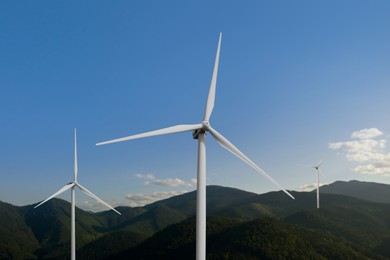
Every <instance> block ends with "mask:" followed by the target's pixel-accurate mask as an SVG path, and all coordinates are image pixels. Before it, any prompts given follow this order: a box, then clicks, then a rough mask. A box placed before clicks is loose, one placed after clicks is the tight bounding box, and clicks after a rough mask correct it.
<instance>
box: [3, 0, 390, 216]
mask: <svg viewBox="0 0 390 260" xmlns="http://www.w3.org/2000/svg"><path fill="white" fill-rule="evenodd" d="M389 11H390V2H389V1H380V0H378V1H241V2H239V1H81V2H80V1H3V2H1V3H0V90H1V95H0V136H1V138H2V141H1V146H0V177H1V182H0V200H1V201H5V202H9V203H12V204H15V205H27V204H32V203H35V202H38V201H41V200H43V199H44V198H46V197H47V196H49V195H51V194H52V193H54V192H55V191H56V190H58V189H59V188H61V187H62V186H63V185H65V184H66V183H67V182H69V181H72V178H73V177H72V175H73V129H74V128H77V132H78V155H79V156H78V159H79V181H80V183H81V184H82V185H84V186H86V187H87V188H89V189H90V190H91V191H93V192H94V193H95V194H96V195H98V196H99V197H101V198H102V199H104V200H106V201H107V202H109V203H111V204H113V205H114V206H117V205H132V206H135V205H140V204H142V203H147V202H150V201H152V200H153V199H158V198H163V197H166V196H169V195H170V194H180V193H181V192H183V191H191V190H194V189H195V186H193V179H195V178H196V160H197V142H196V141H195V140H193V139H192V136H191V133H182V134H176V135H168V136H160V137H154V138H149V139H140V140H136V141H130V142H124V143H117V144H111V145H107V146H101V147H96V146H95V143H97V142H100V141H105V140H109V139H114V138H118V137H123V136H127V135H131V134H137V133H140V132H145V131H149V130H155V129H158V128H163V127H168V126H171V125H176V124H193V123H199V122H200V121H201V119H202V118H203V114H204V107H205V103H206V98H207V93H208V87H209V84H210V79H211V73H212V69H213V62H214V57H215V51H216V47H217V41H218V35H219V32H223V40H222V48H221V56H220V67H219V68H220V69H219V74H218V82H217V95H216V104H215V108H214V112H213V115H212V117H211V122H212V125H213V127H214V128H215V129H217V130H218V131H219V132H220V133H221V134H223V135H224V136H225V137H226V138H228V139H229V140H230V141H231V142H232V143H234V144H235V145H236V146H237V147H238V148H239V149H240V150H241V151H242V152H244V153H245V154H246V155H247V156H248V157H250V158H251V159H252V160H253V161H254V162H255V163H257V164H258V165H259V166H260V167H262V168H263V169H264V170H265V171H267V172H268V173H269V174H270V175H272V176H273V177H274V178H275V179H276V180H277V181H278V182H279V183H281V184H282V185H283V186H284V187H285V188H286V189H289V190H299V189H302V187H303V186H304V185H308V184H312V183H314V181H315V172H314V170H313V169H310V168H307V167H302V166H300V165H299V164H315V163H317V162H318V161H320V160H321V159H322V158H323V156H324V155H325V154H327V157H326V159H325V162H324V164H323V165H322V166H323V168H322V169H323V173H324V178H325V179H323V180H321V182H323V183H330V182H333V181H336V180H351V179H357V180H362V181H376V182H382V183H390V176H389V174H390V153H389V149H388V146H389V145H390V144H388V143H386V141H389V135H390V116H389V111H390V102H389V98H390V73H389V72H390V30H389V28H390V16H389ZM207 137H208V138H207V184H210V185H211V184H212V185H222V186H230V187H235V188H239V189H244V190H248V191H253V192H256V193H265V192H268V191H273V190H277V188H276V187H275V186H274V185H273V184H272V183H269V182H268V181H267V180H266V179H265V178H263V177H262V176H260V175H259V174H257V173H256V172H255V171H254V170H252V169H251V168H249V167H248V166H247V165H245V164H244V163H243V162H242V161H240V160H239V159H238V158H236V157H234V156H233V155H231V154H230V153H228V152H227V151H226V150H224V149H223V148H221V147H220V146H219V145H218V144H217V143H216V142H215V141H214V140H213V139H212V137H211V136H209V135H208V136H207ZM77 196H78V197H77V203H78V204H77V205H78V206H80V207H82V208H84V209H92V210H100V209H104V208H102V207H100V206H98V205H96V204H95V203H94V202H92V201H91V200H89V199H88V198H87V197H85V196H84V195H81V193H80V192H78V193H77ZM69 197H70V194H69V192H68V193H66V194H64V196H62V198H65V199H68V200H69ZM313 203H314V202H313Z"/></svg>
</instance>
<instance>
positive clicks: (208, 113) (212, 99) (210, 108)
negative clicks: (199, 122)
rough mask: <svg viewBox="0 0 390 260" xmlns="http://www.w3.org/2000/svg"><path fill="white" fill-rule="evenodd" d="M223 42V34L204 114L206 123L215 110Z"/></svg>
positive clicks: (219, 42) (220, 37) (220, 38)
mask: <svg viewBox="0 0 390 260" xmlns="http://www.w3.org/2000/svg"><path fill="white" fill-rule="evenodd" d="M221 41H222V33H220V34H219V41H218V47H217V54H216V55H215V63H214V70H213V76H212V78H211V83H210V89H209V95H208V97H207V103H206V111H205V114H204V121H209V119H210V116H211V113H212V112H213V108H214V102H215V89H216V87H217V76H218V65H219V53H220V50H221Z"/></svg>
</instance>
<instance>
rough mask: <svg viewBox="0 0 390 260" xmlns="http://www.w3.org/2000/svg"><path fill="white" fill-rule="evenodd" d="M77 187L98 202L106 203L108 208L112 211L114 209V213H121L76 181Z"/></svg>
mask: <svg viewBox="0 0 390 260" xmlns="http://www.w3.org/2000/svg"><path fill="white" fill-rule="evenodd" d="M76 186H77V187H79V188H80V190H81V191H82V192H84V193H85V194H87V195H88V196H90V197H91V198H93V199H95V200H97V201H98V202H100V203H102V204H104V205H106V206H107V207H108V208H110V209H112V210H113V211H115V212H116V213H118V214H119V215H121V213H120V212H119V211H117V210H116V209H114V208H113V207H111V206H110V205H108V204H107V203H106V202H104V201H103V200H102V199H100V198H99V197H98V196H96V195H95V194H93V193H92V192H91V191H89V190H88V189H87V188H85V187H83V186H81V185H80V183H77V184H76Z"/></svg>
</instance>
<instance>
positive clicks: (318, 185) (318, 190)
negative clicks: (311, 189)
mask: <svg viewBox="0 0 390 260" xmlns="http://www.w3.org/2000/svg"><path fill="white" fill-rule="evenodd" d="M324 159H325V157H324V158H322V160H321V161H320V162H319V163H318V164H317V165H313V166H312V168H314V169H316V171H317V209H319V208H320V166H321V164H322V162H323V161H324Z"/></svg>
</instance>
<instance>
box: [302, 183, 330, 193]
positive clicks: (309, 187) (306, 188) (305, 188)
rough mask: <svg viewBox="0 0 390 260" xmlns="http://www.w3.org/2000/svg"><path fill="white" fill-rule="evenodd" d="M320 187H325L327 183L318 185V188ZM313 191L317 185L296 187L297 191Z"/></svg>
mask: <svg viewBox="0 0 390 260" xmlns="http://www.w3.org/2000/svg"><path fill="white" fill-rule="evenodd" d="M322 185H327V183H320V187H321V186H322ZM315 189H317V183H309V184H304V185H302V186H299V187H298V191H312V190H315Z"/></svg>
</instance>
